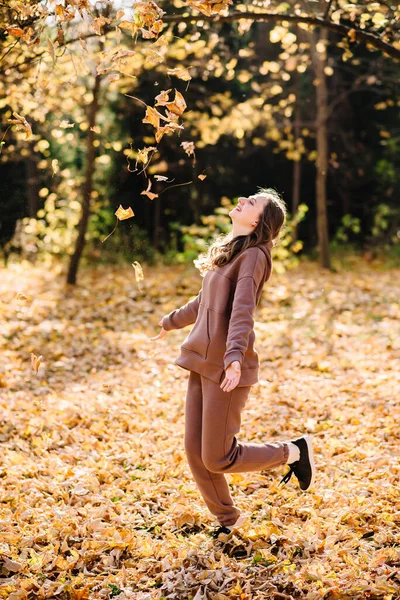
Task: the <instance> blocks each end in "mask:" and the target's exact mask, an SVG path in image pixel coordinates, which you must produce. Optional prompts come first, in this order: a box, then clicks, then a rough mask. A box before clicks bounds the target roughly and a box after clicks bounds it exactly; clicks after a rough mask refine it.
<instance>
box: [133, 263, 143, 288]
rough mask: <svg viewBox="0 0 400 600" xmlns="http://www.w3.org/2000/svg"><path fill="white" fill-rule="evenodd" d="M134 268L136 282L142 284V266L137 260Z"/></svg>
mask: <svg viewBox="0 0 400 600" xmlns="http://www.w3.org/2000/svg"><path fill="white" fill-rule="evenodd" d="M132 267H133V268H134V269H135V277H136V281H137V283H138V284H140V282H141V281H143V279H144V275H143V269H142V266H141V264H140V263H139V262H138V261H137V260H135V262H134V263H132Z"/></svg>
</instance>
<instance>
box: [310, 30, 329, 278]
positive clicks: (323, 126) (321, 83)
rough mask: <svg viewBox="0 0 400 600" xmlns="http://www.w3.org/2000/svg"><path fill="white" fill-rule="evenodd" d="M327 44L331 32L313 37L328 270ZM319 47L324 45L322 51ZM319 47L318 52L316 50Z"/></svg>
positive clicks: (321, 240)
mask: <svg viewBox="0 0 400 600" xmlns="http://www.w3.org/2000/svg"><path fill="white" fill-rule="evenodd" d="M327 40H328V31H327V30H326V29H323V30H322V31H321V33H320V35H319V38H318V37H317V36H316V34H315V32H313V33H312V34H311V56H312V62H313V67H314V72H315V78H316V81H315V89H316V108H317V116H316V132H317V144H316V150H317V161H316V168H317V174H316V198H317V232H318V250H319V257H320V264H321V266H322V267H325V268H326V269H330V268H331V264H330V256H329V234H328V217H327V205H326V202H327V197H326V181H327V173H328V131H327V116H328V112H327V111H328V88H327V84H326V75H325V65H326V42H327ZM319 45H324V50H323V51H322V52H319V51H318V50H321V48H320V47H319ZM317 47H318V49H317Z"/></svg>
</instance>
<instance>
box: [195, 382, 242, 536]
mask: <svg viewBox="0 0 400 600" xmlns="http://www.w3.org/2000/svg"><path fill="white" fill-rule="evenodd" d="M203 400H204V399H203V390H202V381H201V376H200V375H199V374H198V373H195V372H194V371H190V375H189V382H188V390H187V394H186V403H185V452H186V457H187V460H188V463H189V467H190V470H191V472H192V475H193V478H194V480H195V482H196V484H197V487H198V489H199V491H200V493H201V495H202V497H203V499H204V501H205V503H206V505H207V507H208V510H209V511H210V512H211V513H212V514H213V515H215V517H216V518H217V519H218V521H219V522H220V523H221V524H223V525H232V524H233V523H235V522H236V521H237V519H238V517H239V515H240V511H239V510H238V509H237V508H236V507H235V506H234V505H233V500H232V498H231V495H230V493H229V486H228V483H227V482H226V480H225V477H224V476H223V475H219V474H215V473H210V471H208V470H207V469H206V467H205V466H204V463H203V460H202V458H201V455H202V447H201V445H202V427H203V406H204V404H203Z"/></svg>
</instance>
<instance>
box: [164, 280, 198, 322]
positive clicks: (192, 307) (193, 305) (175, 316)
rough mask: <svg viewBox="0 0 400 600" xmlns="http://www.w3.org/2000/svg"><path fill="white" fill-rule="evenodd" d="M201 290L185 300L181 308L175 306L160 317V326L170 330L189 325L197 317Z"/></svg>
mask: <svg viewBox="0 0 400 600" xmlns="http://www.w3.org/2000/svg"><path fill="white" fill-rule="evenodd" d="M201 292H202V290H200V292H199V293H198V295H197V296H196V298H193V300H190V302H187V304H185V305H184V306H182V307H181V308H177V309H175V310H173V311H171V312H170V313H168V314H167V315H165V317H163V319H162V327H163V329H165V330H166V331H170V330H171V329H182V327H186V326H187V325H191V324H192V323H194V322H195V321H196V319H197V313H198V312H199V304H200V302H201Z"/></svg>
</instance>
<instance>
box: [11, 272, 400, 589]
mask: <svg viewBox="0 0 400 600" xmlns="http://www.w3.org/2000/svg"><path fill="white" fill-rule="evenodd" d="M143 270H144V281H143V282H142V283H141V290H142V291H140V290H139V288H138V285H137V283H136V281H135V277H134V270H133V269H132V268H131V269H129V268H128V267H127V268H125V269H122V268H113V267H99V268H96V269H87V270H83V271H81V273H80V282H79V285H78V286H77V287H76V288H67V287H66V286H65V284H64V279H65V273H64V272H63V271H61V269H60V270H59V272H57V271H55V270H54V269H53V270H51V269H44V268H39V267H32V266H29V265H26V264H25V265H23V266H18V265H11V266H10V268H9V269H8V270H5V269H1V270H0V351H1V357H2V360H1V362H0V398H1V400H0V410H1V414H0V441H1V445H0V448H1V462H0V510H1V514H0V520H1V523H0V559H1V570H0V597H1V598H8V599H10V600H23V599H25V598H29V599H33V598H35V599H36V598H38V599H44V598H60V599H67V598H72V599H74V600H80V599H85V598H90V599H92V598H93V599H95V598H108V597H113V596H114V597H118V598H120V599H121V600H122V599H123V598H135V599H138V600H145V599H150V598H160V597H163V596H164V597H168V598H179V599H190V598H195V599H196V600H200V599H201V598H212V599H215V600H224V599H228V598H229V599H231V598H239V599H243V600H247V599H258V598H260V599H261V598H293V599H297V598H307V599H310V600H312V599H321V598H325V599H330V600H331V599H336V598H337V599H339V598H340V599H342V598H343V599H345V598H346V599H347V598H349V599H359V598H382V599H385V600H392V599H393V600H394V599H396V598H399V595H400V575H399V568H400V533H399V532H400V461H399V457H400V450H399V449H400V428H399V422H400V405H399V381H400V327H399V317H400V309H399V297H400V289H399V287H400V286H399V281H400V271H399V270H391V271H385V270H382V269H380V268H377V267H376V266H375V267H374V266H371V265H367V264H364V263H362V262H356V263H355V264H354V267H353V269H352V270H351V271H348V270H346V271H341V272H337V273H327V272H326V271H323V270H321V269H320V268H319V267H317V266H316V265H313V264H304V265H302V266H300V267H299V268H297V269H295V270H293V271H291V272H289V273H286V274H284V275H278V274H276V273H274V274H273V276H272V279H271V280H270V281H269V282H268V283H267V284H266V286H265V290H264V294H263V297H262V300H261V304H260V306H259V307H258V309H257V314H256V336H257V339H256V348H257V350H258V352H259V355H260V363H261V370H260V382H259V383H258V384H257V385H255V386H253V388H252V391H251V394H250V397H249V400H248V404H247V409H246V410H245V412H244V414H243V419H242V430H241V439H242V440H243V441H246V440H247V441H251V440H253V441H255V442H262V441H267V440H281V439H290V438H293V437H295V436H297V435H300V434H302V433H304V432H311V433H312V434H313V435H314V445H315V450H316V460H317V467H318V474H317V479H316V484H315V487H314V488H313V490H312V491H310V492H307V493H302V492H301V491H300V490H299V488H298V487H297V485H296V482H295V481H294V478H292V480H291V481H290V482H289V484H288V485H287V486H286V487H285V488H283V489H279V488H278V486H277V484H278V481H279V479H280V477H281V476H282V475H283V473H284V472H285V471H286V469H285V468H284V467H282V468H279V469H276V470H275V471H270V472H267V471H264V472H262V473H243V474H232V475H227V478H228V481H229V482H230V486H231V488H232V493H233V495H234V497H235V499H236V502H237V505H238V506H239V507H240V509H241V510H242V511H243V512H246V513H248V514H249V515H250V516H249V519H248V521H247V523H246V524H245V525H244V526H243V528H242V529H241V530H240V532H238V533H237V534H235V535H234V536H233V538H231V540H228V541H226V542H224V541H223V540H219V541H214V540H213V539H212V538H211V537H210V532H211V531H212V530H213V528H214V526H215V525H216V521H215V519H214V518H213V517H212V515H210V513H209V512H208V510H207V508H206V507H205V505H204V503H203V501H202V499H201V497H200V495H199V493H198V491H197V488H196V485H195V483H194V481H193V479H192V476H191V473H190V470H189V467H188V464H187V462H186V458H185V454H184V448H183V433H184V399H185V393H186V386H187V377H188V372H187V371H184V370H183V369H181V368H179V367H178V366H176V365H174V364H173V361H174V359H175V357H176V356H177V355H178V351H179V344H180V343H181V342H182V341H183V339H184V337H185V336H186V334H187V333H188V332H189V331H190V327H188V328H187V329H185V330H180V331H172V332H169V333H168V334H167V335H166V337H165V338H164V339H162V340H159V341H157V342H151V341H150V340H149V338H150V337H151V336H154V335H156V333H158V331H159V326H158V325H157V323H158V321H159V320H160V318H161V317H162V316H163V315H164V314H166V313H167V312H169V311H170V310H172V309H173V308H176V307H179V306H181V305H183V304H184V303H186V302H187V301H188V300H189V299H190V297H192V296H194V295H195V294H197V292H198V289H199V288H200V285H201V278H200V277H199V276H198V275H197V271H195V270H194V269H191V268H185V267H156V268H149V267H144V269H143ZM18 294H23V295H24V296H25V297H26V299H24V298H23V297H21V296H18ZM31 353H34V354H35V355H36V356H39V355H42V357H43V358H42V362H41V364H40V366H39V370H38V373H37V374H36V373H35V371H34V369H33V368H32V365H31V357H30V354H31Z"/></svg>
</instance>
